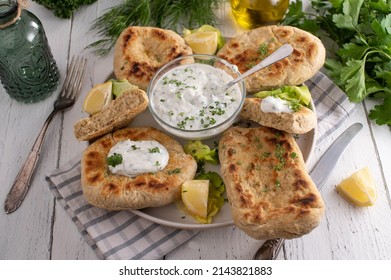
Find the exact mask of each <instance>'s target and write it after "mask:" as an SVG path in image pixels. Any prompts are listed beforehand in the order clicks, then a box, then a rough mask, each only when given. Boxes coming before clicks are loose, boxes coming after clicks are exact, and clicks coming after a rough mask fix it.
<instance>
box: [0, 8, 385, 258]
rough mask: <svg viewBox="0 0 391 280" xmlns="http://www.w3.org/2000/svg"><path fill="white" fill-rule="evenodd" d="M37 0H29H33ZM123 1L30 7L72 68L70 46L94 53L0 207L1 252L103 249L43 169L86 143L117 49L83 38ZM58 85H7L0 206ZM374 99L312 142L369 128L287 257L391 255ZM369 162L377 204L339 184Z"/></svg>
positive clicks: (245, 254) (190, 246)
mask: <svg viewBox="0 0 391 280" xmlns="http://www.w3.org/2000/svg"><path fill="white" fill-rule="evenodd" d="M30 2H31V1H30ZM119 2H120V1H118V0H117V1H103V0H100V1H98V2H96V3H95V4H93V5H91V6H86V7H83V8H81V9H80V10H79V11H78V12H77V13H76V14H75V16H74V17H73V19H72V20H63V19H59V18H56V17H55V16H54V15H53V14H52V13H51V12H49V11H48V10H46V9H45V8H44V7H42V6H39V5H37V4H36V3H35V2H31V5H30V7H29V10H30V11H32V12H33V13H35V14H36V15H37V16H38V18H40V19H41V21H42V23H43V25H44V27H45V30H46V33H47V37H48V40H49V43H50V45H51V49H52V52H53V54H54V57H55V59H56V61H57V63H58V66H59V68H60V71H61V74H62V78H64V76H65V74H64V73H65V69H66V60H67V59H68V56H72V55H73V54H79V53H81V54H83V56H85V57H86V58H88V70H87V72H86V75H87V78H86V79H85V81H86V82H85V84H84V86H83V89H82V92H81V97H80V98H79V99H78V101H77V104H76V105H75V106H74V107H73V108H72V109H70V110H68V111H66V112H65V113H64V114H63V115H60V116H57V117H56V118H55V120H54V121H53V123H52V125H51V127H50V128H49V131H48V134H47V137H46V141H45V144H44V146H43V151H42V155H41V159H40V161H39V165H38V169H37V172H36V174H35V176H34V178H33V181H32V185H31V189H30V191H29V193H28V194H27V197H26V199H25V201H24V203H23V204H22V206H21V207H20V209H18V210H17V211H16V212H14V213H12V214H9V215H7V214H5V213H4V211H3V209H2V207H1V211H0V259H96V256H95V254H94V252H93V251H92V249H91V248H90V247H89V246H88V244H87V243H86V242H85V241H84V239H83V238H82V236H81V234H80V233H79V232H78V231H77V229H76V227H75V225H74V224H73V223H72V221H71V219H70V218H69V216H68V215H67V213H66V212H65V211H64V209H63V208H62V206H61V205H59V204H58V203H56V201H55V199H54V196H53V194H52V193H51V192H50V191H49V188H48V183H47V182H46V181H45V175H46V174H47V173H48V172H49V171H51V170H53V169H54V168H56V167H58V166H61V165H62V164H64V163H65V162H67V161H68V160H69V159H71V158H72V157H74V156H75V155H77V154H78V153H80V152H81V151H82V150H83V149H84V148H85V146H86V144H85V143H79V142H77V141H76V139H75V137H74V135H73V124H74V123H75V122H76V121H77V120H79V119H80V118H82V117H84V116H85V114H84V113H83V112H82V109H81V104H82V100H83V99H84V97H85V95H86V94H87V92H88V91H89V89H90V88H91V87H92V86H93V85H94V84H96V83H100V82H102V81H104V79H105V77H107V75H108V74H109V73H110V71H111V70H110V69H112V68H111V67H112V57H113V56H112V54H111V55H109V56H108V57H106V58H104V59H98V58H96V57H94V55H92V54H91V53H90V52H89V51H85V50H84V47H85V46H87V45H88V44H89V43H91V42H94V41H95V40H96V39H97V37H96V35H95V34H94V33H93V32H91V31H89V28H90V26H91V23H92V21H93V20H94V19H95V18H96V17H97V16H99V15H101V14H102V13H103V12H104V10H105V9H106V8H108V7H110V6H112V5H115V4H117V3H119ZM227 11H228V10H223V11H222V12H221V20H222V26H221V29H222V31H223V35H225V36H233V35H235V34H237V33H238V32H240V31H241V30H240V28H237V27H235V25H234V24H233V22H232V19H231V17H230V14H229V12H227ZM57 93H58V90H57V91H56V92H55V93H54V94H53V95H52V96H51V97H50V98H48V99H46V100H44V101H42V102H39V103H36V104H28V105H26V104H22V103H18V102H16V101H14V100H11V99H10V98H9V96H8V95H7V94H6V92H5V90H4V89H3V88H2V86H0V112H1V113H0V114H1V117H0V180H1V187H0V203H1V206H2V204H3V202H4V199H5V197H6V195H7V193H8V191H9V188H10V187H11V185H12V182H13V180H14V178H15V176H16V175H17V172H18V170H19V168H20V166H21V164H22V162H23V161H24V160H25V158H26V156H27V154H28V152H29V151H30V148H31V146H32V145H33V142H34V140H35V138H36V136H37V134H38V131H39V129H40V128H41V126H42V124H43V122H44V120H45V119H46V117H47V115H48V114H49V113H50V112H51V110H52V106H53V102H54V100H55V98H56V96H57ZM374 105H375V103H374V102H369V101H365V102H363V103H361V104H357V109H358V110H357V112H356V113H355V114H354V115H352V116H351V117H349V118H348V119H347V120H346V122H345V123H344V124H343V125H342V127H340V128H339V130H338V131H336V132H335V133H334V134H333V137H331V138H332V139H330V141H329V142H328V143H325V144H324V145H323V146H322V147H320V148H318V149H316V150H315V152H314V157H313V160H312V161H311V162H310V163H309V165H310V166H312V165H313V164H314V163H315V162H314V161H315V159H316V158H318V157H319V156H320V155H321V154H323V152H324V151H325V150H326V148H327V147H328V145H329V144H330V143H331V141H332V140H334V139H335V138H336V137H337V136H338V135H339V134H340V133H341V132H342V131H343V130H344V129H345V128H347V127H348V126H349V125H351V124H352V123H355V122H360V123H362V124H363V125H364V129H363V131H361V132H360V134H359V136H358V137H357V138H356V139H355V140H354V141H353V143H352V144H351V145H350V146H349V148H348V149H347V151H346V152H345V154H344V155H343V157H342V159H341V160H340V161H339V163H338V165H337V166H336V168H335V170H334V172H333V174H332V175H331V176H330V178H329V179H328V181H327V182H326V184H325V186H324V187H323V189H322V191H321V192H322V195H323V198H324V200H325V204H326V215H325V217H324V218H323V220H322V222H321V224H320V225H319V226H318V227H317V228H316V229H315V230H314V231H313V232H311V233H310V234H308V235H306V236H303V237H302V238H298V239H294V240H290V241H287V242H286V243H285V246H284V250H283V252H282V254H280V258H281V259H323V260H329V259H391V238H390V237H389V235H390V233H391V197H390V191H391V131H390V129H389V128H388V127H386V126H377V125H376V124H374V123H373V122H372V121H371V120H369V119H368V118H367V113H368V111H369V109H370V108H372V107H373V106H374ZM364 166H368V167H369V168H370V169H371V171H372V173H373V175H374V178H375V181H376V185H377V190H378V195H379V196H378V199H377V202H376V204H375V205H374V206H373V207H366V208H360V207H355V206H352V205H351V204H349V203H347V202H346V201H345V200H343V199H342V198H341V197H340V196H339V195H338V194H337V192H336V190H335V188H334V186H335V185H336V184H338V183H339V182H340V181H341V180H342V179H344V178H346V177H347V176H349V175H350V174H351V173H353V172H354V171H356V170H358V169H359V168H361V167H364ZM262 243H263V241H256V240H253V239H251V238H249V237H248V236H246V235H245V234H244V233H242V232H241V231H240V230H238V229H237V228H235V227H233V226H232V227H224V228H218V229H211V230H205V231H203V232H201V233H199V234H198V235H197V236H196V237H194V238H193V239H192V240H191V241H189V242H187V243H186V244H184V245H182V246H180V247H178V248H177V249H176V250H174V251H173V252H172V253H170V254H168V255H167V256H166V257H165V258H166V259H250V258H251V257H252V256H253V254H254V253H255V251H256V249H257V248H258V247H259V246H260V245H261V244H262Z"/></svg>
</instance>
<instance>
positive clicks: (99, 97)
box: [83, 81, 113, 115]
mask: <svg viewBox="0 0 391 280" xmlns="http://www.w3.org/2000/svg"><path fill="white" fill-rule="evenodd" d="M112 88H113V83H112V82H111V81H108V82H106V83H103V84H98V85H96V86H94V87H93V88H92V89H91V90H90V92H89V93H88V94H87V96H86V98H85V99H84V103H83V110H84V111H85V112H87V113H89V114H90V115H95V114H97V113H99V112H100V111H102V110H103V109H105V108H106V107H107V106H109V104H110V102H111V101H112V100H113V95H112Z"/></svg>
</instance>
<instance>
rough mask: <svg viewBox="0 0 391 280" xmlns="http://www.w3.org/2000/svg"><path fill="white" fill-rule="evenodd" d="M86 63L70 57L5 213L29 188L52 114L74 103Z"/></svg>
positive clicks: (16, 207) (14, 206) (12, 210)
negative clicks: (52, 107)
mask: <svg viewBox="0 0 391 280" xmlns="http://www.w3.org/2000/svg"><path fill="white" fill-rule="evenodd" d="M86 65H87V60H86V59H84V58H75V57H73V58H72V61H71V63H70V65H69V67H68V71H67V74H66V77H65V81H64V84H63V86H62V88H61V91H60V93H59V96H58V98H57V100H56V101H55V102H54V109H53V111H52V113H51V114H50V115H49V116H48V118H47V119H46V121H45V123H44V125H43V127H42V129H41V131H40V133H39V134H38V137H37V139H36V140H35V143H34V145H33V147H32V148H31V151H30V154H29V155H28V157H27V159H26V161H25V163H24V164H23V166H22V168H21V169H20V170H19V173H18V175H17V176H16V179H15V181H14V184H13V185H12V188H11V190H10V192H9V193H8V195H7V197H6V199H5V203H4V210H5V212H6V213H7V214H9V213H12V212H14V211H15V210H16V209H18V208H19V206H20V205H21V204H22V202H23V199H24V197H25V196H26V194H27V191H28V190H29V186H30V181H31V178H32V175H33V174H34V171H35V167H36V166H37V162H38V159H39V155H40V152H41V148H42V144H43V141H44V139H45V135H46V132H47V129H48V127H49V124H50V122H51V121H52V120H53V118H54V116H55V115H57V113H59V112H62V111H64V110H65V109H68V108H70V107H72V106H73V104H75V100H76V94H77V93H78V92H79V91H80V88H81V85H82V83H83V79H84V72H85V68H86Z"/></svg>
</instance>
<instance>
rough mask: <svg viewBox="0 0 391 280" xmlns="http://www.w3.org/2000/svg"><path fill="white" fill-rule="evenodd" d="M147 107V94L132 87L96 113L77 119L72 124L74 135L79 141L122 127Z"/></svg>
mask: <svg viewBox="0 0 391 280" xmlns="http://www.w3.org/2000/svg"><path fill="white" fill-rule="evenodd" d="M147 107H148V97H147V94H146V93H145V91H143V90H141V89H139V88H137V87H134V88H132V89H131V90H128V91H126V92H124V93H123V94H122V95H121V96H119V97H117V98H116V99H114V100H113V101H112V102H111V103H110V105H109V106H108V107H107V108H105V109H103V110H102V111H101V112H99V113H98V114H96V115H93V116H91V117H88V118H84V119H81V120H79V121H78V122H77V123H76V124H75V125H74V134H75V137H76V138H77V140H79V141H89V140H92V139H95V138H98V137H100V136H103V135H105V134H106V133H109V132H112V131H114V130H116V129H119V128H123V127H125V126H127V125H128V124H129V123H130V122H131V121H132V120H133V119H134V118H135V117H136V116H137V115H139V114H141V113H142V112H144V111H145V109H146V108H147Z"/></svg>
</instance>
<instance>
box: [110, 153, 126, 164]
mask: <svg viewBox="0 0 391 280" xmlns="http://www.w3.org/2000/svg"><path fill="white" fill-rule="evenodd" d="M122 160H123V159H122V155H121V154H117V153H114V154H113V155H111V156H109V157H107V158H106V163H107V164H108V165H110V166H112V167H116V166H117V165H118V164H121V163H122Z"/></svg>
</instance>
